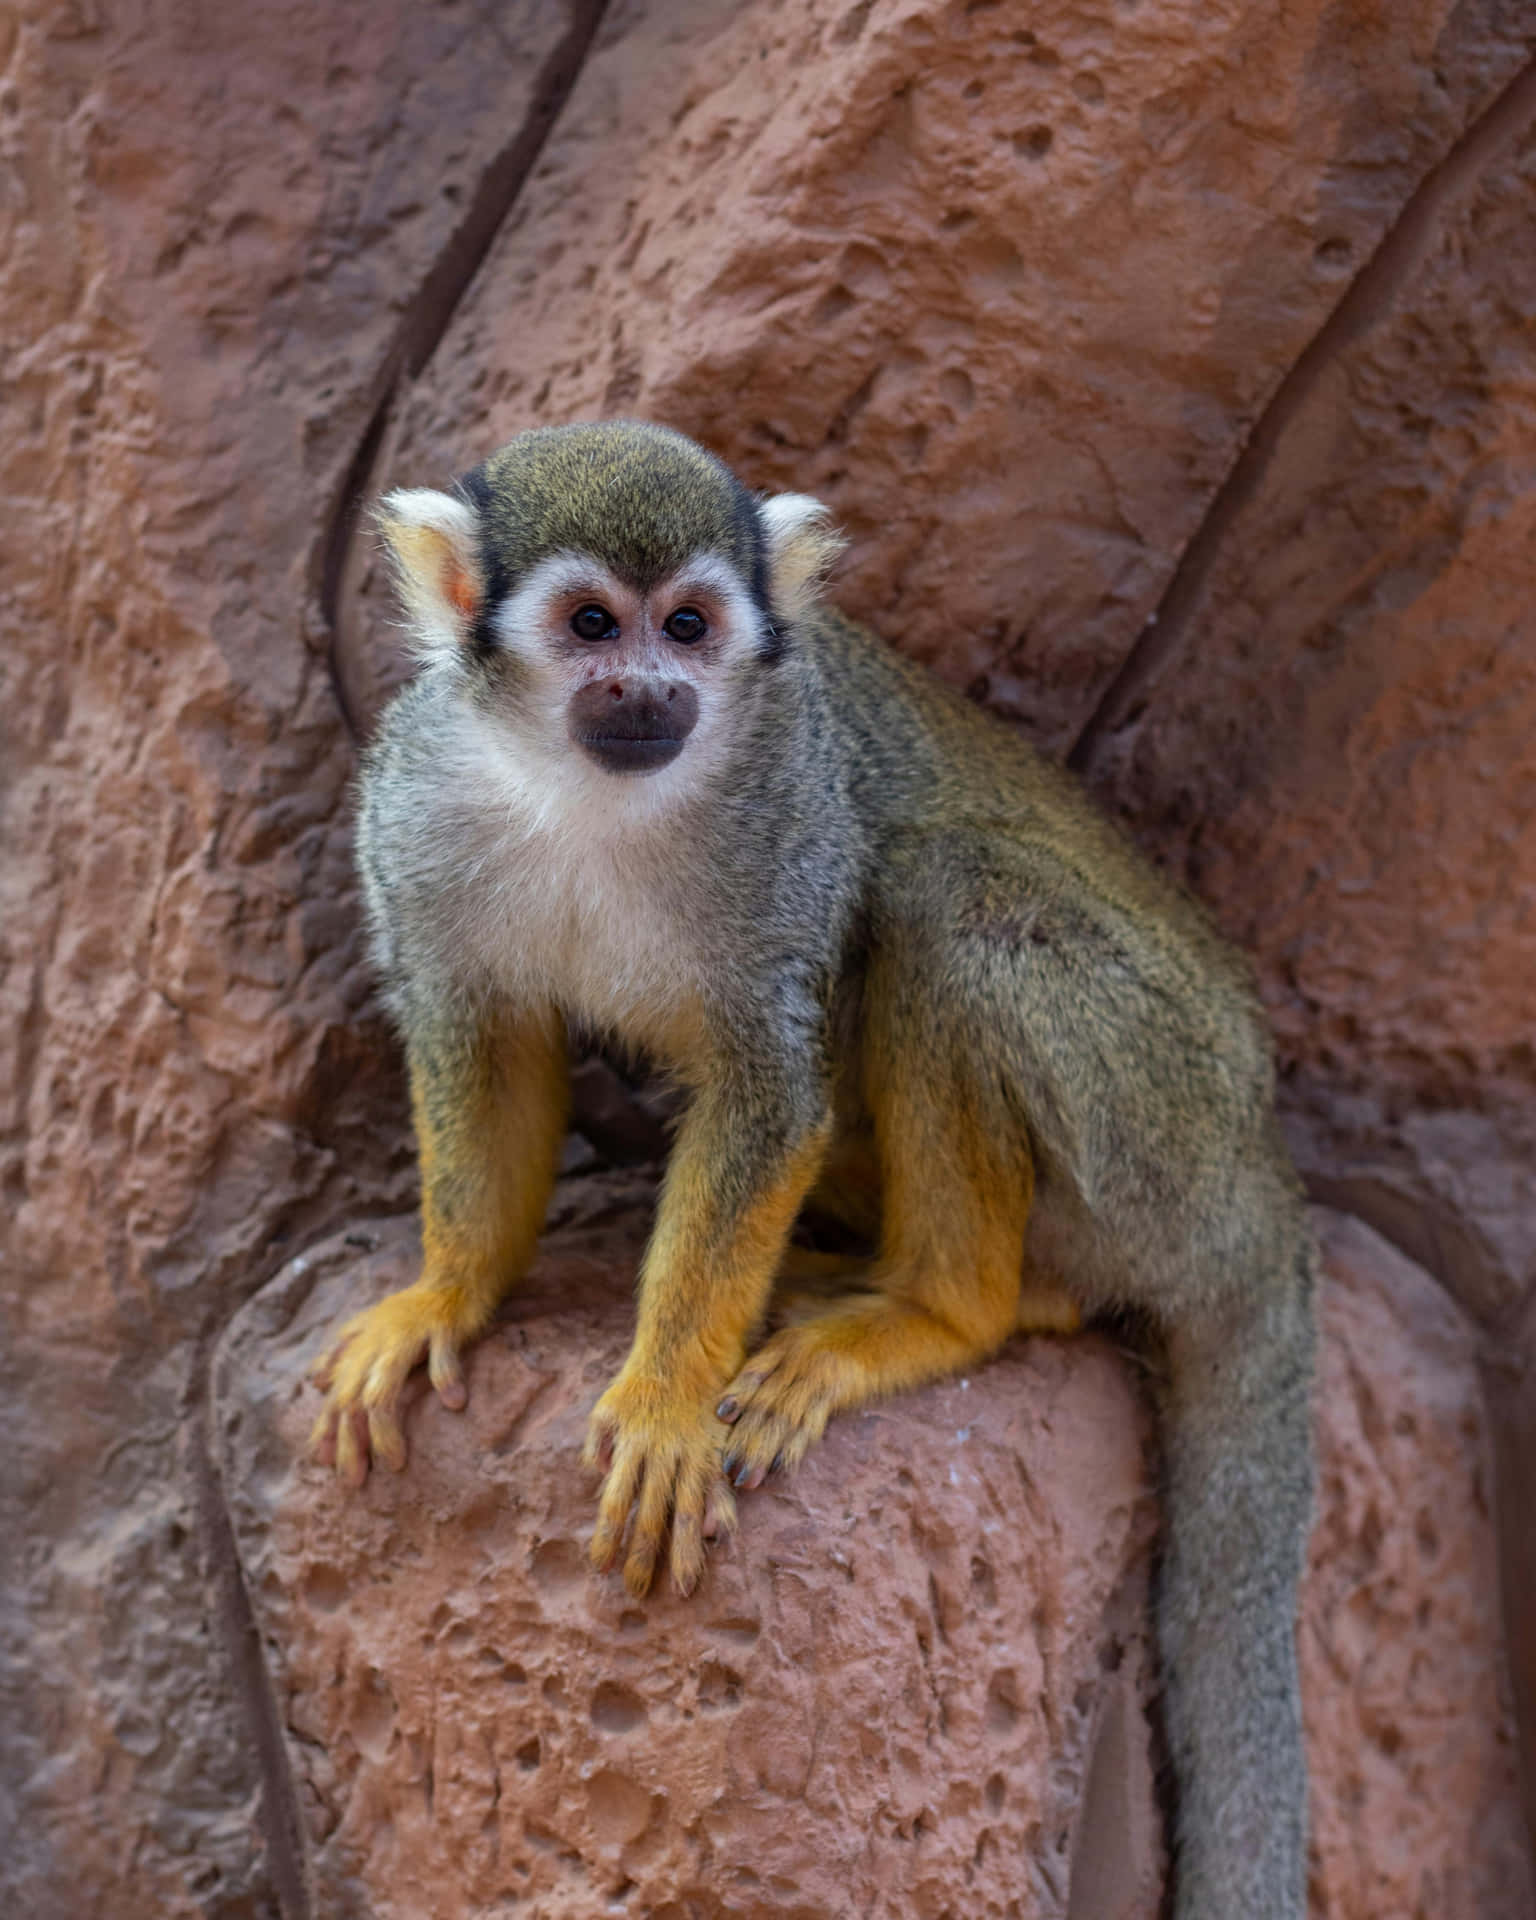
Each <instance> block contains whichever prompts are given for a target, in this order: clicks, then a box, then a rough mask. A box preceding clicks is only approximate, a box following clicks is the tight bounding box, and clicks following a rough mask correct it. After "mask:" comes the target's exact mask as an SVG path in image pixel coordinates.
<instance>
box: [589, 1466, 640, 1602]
mask: <svg viewBox="0 0 1536 1920" xmlns="http://www.w3.org/2000/svg"><path fill="white" fill-rule="evenodd" d="M644 1472H645V1456H644V1455H643V1454H642V1453H641V1452H640V1451H639V1449H638V1448H633V1447H621V1448H616V1449H615V1451H614V1461H613V1466H612V1468H611V1469H610V1471H609V1474H608V1478H607V1479H606V1480H605V1481H604V1482H603V1491H602V1495H601V1497H600V1499H599V1501H598V1508H597V1525H596V1526H595V1527H594V1528H593V1530H592V1564H593V1566H594V1567H596V1568H597V1570H598V1572H599V1573H607V1572H608V1570H609V1569H610V1568H611V1567H612V1566H613V1564H614V1562H615V1561H616V1560H617V1559H618V1557H619V1553H620V1550H621V1549H622V1547H623V1545H624V1528H625V1525H626V1523H627V1522H628V1520H629V1510H630V1508H631V1507H632V1506H633V1505H634V1504H635V1495H636V1494H637V1493H638V1492H639V1491H640V1480H641V1476H642V1475H643V1474H644Z"/></svg>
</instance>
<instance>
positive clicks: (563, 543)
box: [459, 420, 767, 611]
mask: <svg viewBox="0 0 1536 1920" xmlns="http://www.w3.org/2000/svg"><path fill="white" fill-rule="evenodd" d="M459 487H460V491H461V492H462V493H463V495H464V497H465V498H466V499H467V500H468V501H469V502H470V504H471V505H472V506H473V507H474V508H475V510H476V512H477V513H478V514H479V516H480V523H481V529H482V532H481V557H482V562H483V564H484V566H485V569H486V575H487V578H486V587H487V590H488V600H489V602H490V604H492V605H494V604H495V603H496V601H498V600H499V599H500V598H501V597H502V596H503V595H504V594H506V593H508V592H510V591H511V590H512V589H513V588H514V587H516V585H517V583H518V580H519V579H520V578H521V576H522V575H523V574H524V573H526V572H527V570H528V568H529V567H531V566H533V565H534V564H535V563H536V562H537V561H539V560H541V559H543V558H544V557H545V556H546V555H547V554H551V553H559V552H561V551H564V550H566V549H571V550H575V551H580V552H587V553H592V554H593V555H594V556H595V557H596V558H597V559H599V560H602V561H603V562H604V563H605V564H606V565H608V566H610V567H611V568H612V569H613V570H614V572H615V573H616V574H618V575H619V576H620V578H621V579H624V580H627V581H628V582H629V583H630V584H631V585H633V586H635V587H638V588H640V589H642V590H643V589H645V588H646V587H649V586H651V585H652V584H653V583H654V582H656V581H657V580H661V579H664V578H665V577H666V576H667V575H668V574H669V573H673V572H675V571H676V570H677V569H678V568H679V567H681V566H683V565H684V563H685V562H686V561H688V560H689V559H690V558H692V557H693V556H694V555H695V554H698V553H717V554H719V555H720V556H721V557H722V558H723V559H726V560H728V561H730V562H731V563H732V565H734V566H735V567H736V568H737V570H738V571H739V572H740V573H741V575H742V577H743V579H744V580H745V581H746V582H747V584H748V586H749V587H750V589H751V592H752V595H753V597H754V599H756V600H757V601H758V603H759V604H760V605H761V606H762V607H763V608H764V610H765V611H766V610H767V574H766V559H765V547H764V539H763V530H762V525H761V522H760V521H759V518H758V512H757V505H756V502H755V501H754V499H753V496H752V495H751V494H750V493H749V492H748V491H747V489H746V488H745V487H744V486H743V485H742V484H741V482H740V481H739V480H738V479H737V478H736V476H735V475H734V474H733V473H732V472H731V470H730V468H729V467H727V466H726V465H725V464H724V462H723V461H720V460H717V459H716V458H715V456H714V455H713V454H711V453H706V452H705V451H704V449H703V448H702V447H698V446H695V445H694V443H693V442H692V441H691V440H687V439H685V438H684V437H683V435H682V434H680V433H673V432H672V431H671V430H670V429H668V428H666V427H657V426H651V425H649V424H648V423H646V422H644V421H639V420H607V421H602V422H600V423H597V424H593V425H588V426H573V427H538V428H535V429H534V430H533V431H532V432H529V433H520V434H519V435H518V436H517V438H516V439H515V440H512V441H510V442H509V443H508V444H507V445H506V446H504V447H503V448H502V449H501V450H500V452H499V453H493V454H492V455H491V456H490V458H489V459H488V460H486V461H484V462H483V463H482V464H481V465H480V466H478V467H476V468H475V469H474V470H473V471H472V472H470V473H468V474H466V475H465V476H464V478H463V479H462V480H461V481H460V483H459Z"/></svg>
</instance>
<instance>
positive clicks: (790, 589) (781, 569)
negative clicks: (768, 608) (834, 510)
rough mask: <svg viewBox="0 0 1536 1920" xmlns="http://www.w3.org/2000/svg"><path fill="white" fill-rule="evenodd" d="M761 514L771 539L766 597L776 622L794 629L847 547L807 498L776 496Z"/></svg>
mask: <svg viewBox="0 0 1536 1920" xmlns="http://www.w3.org/2000/svg"><path fill="white" fill-rule="evenodd" d="M759 512H760V513H761V514H762V516H763V532H764V533H765V534H766V535H767V537H768V597H769V599H770V600H771V601H772V602H773V610H774V612H775V613H776V614H777V615H778V617H779V618H780V619H781V620H784V621H786V622H788V623H789V624H790V625H793V624H794V623H795V621H797V620H799V619H800V618H801V616H802V615H803V614H805V613H807V612H808V611H809V610H810V608H811V607H812V606H813V605H814V604H815V602H816V598H817V596H818V595H819V593H820V592H821V588H822V583H823V582H824V581H825V579H826V577H827V574H828V573H829V572H830V571H831V567H832V562H833V561H834V560H835V559H836V558H837V556H838V555H839V554H840V553H841V552H842V550H843V548H844V547H846V546H847V544H848V542H847V541H846V540H845V539H844V538H843V536H842V534H840V533H839V532H838V530H837V528H836V527H834V526H833V524H832V515H831V513H830V512H829V511H828V510H827V508H826V507H824V506H823V505H822V504H821V502H820V501H819V500H813V499H812V498H811V496H810V495H809V494H808V493H776V494H775V495H774V496H773V498H772V499H771V500H764V501H763V503H762V505H761V507H760V508H759Z"/></svg>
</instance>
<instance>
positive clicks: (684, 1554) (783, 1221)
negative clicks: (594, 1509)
mask: <svg viewBox="0 0 1536 1920" xmlns="http://www.w3.org/2000/svg"><path fill="white" fill-rule="evenodd" d="M766 1077H771V1076H766ZM795 1104H798V1106H799V1108H800V1112H799V1115H798V1117H797V1116H796V1114H795V1112H794V1111H790V1112H779V1111H765V1110H764V1109H763V1106H762V1103H761V1094H760V1091H759V1093H758V1095H757V1097H756V1100H755V1101H754V1097H753V1094H752V1090H750V1089H748V1088H746V1087H742V1086H732V1085H729V1084H720V1085H716V1086H710V1087H706V1088H705V1089H704V1091H703V1092H701V1094H700V1095H699V1096H698V1097H697V1098H696V1099H695V1100H694V1102H693V1105H692V1106H691V1107H690V1108H689V1110H688V1113H687V1115H686V1117H685V1119H684V1121H683V1125H682V1128H681V1131H680V1132H679V1134H678V1139H677V1144H676V1146H675V1147H674V1148H673V1152H672V1159H671V1162H670V1164H669V1165H668V1168H667V1177H666V1181H665V1184H664V1186H663V1188H662V1196H661V1206H660V1211H659V1213H658V1216H657V1222H656V1230H655V1232H654V1234H653V1235H652V1237H651V1244H650V1246H649V1247H648V1248H647V1250H646V1256H645V1264H644V1266H643V1268H642V1271H641V1276H640V1296H639V1312H638V1320H637V1326H636V1332H635V1342H634V1346H633V1347H632V1348H631V1350H630V1354H629V1357H628V1359H627V1360H626V1361H625V1363H624V1365H623V1367H622V1369H621V1370H620V1372H619V1374H618V1377H617V1378H616V1379H615V1380H614V1382H613V1384H612V1386H610V1387H609V1389H608V1391H607V1392H606V1393H605V1394H604V1395H603V1397H602V1398H601V1399H600V1400H599V1401H598V1403H597V1405H596V1407H594V1408H593V1411H592V1420H591V1425H590V1428H589V1430H588V1436H587V1450H586V1459H587V1462H588V1464H589V1465H595V1466H600V1467H602V1468H604V1469H605V1470H606V1478H605V1480H604V1484H603V1489H602V1494H601V1497H600V1502H599V1508H598V1519H597V1528H596V1531H595V1532H594V1534H593V1536H592V1559H593V1561H594V1563H595V1564H596V1565H597V1566H598V1567H600V1568H607V1567H610V1566H612V1565H613V1564H614V1563H615V1562H616V1561H617V1559H618V1558H619V1556H620V1554H621V1553H624V1556H625V1558H624V1582H625V1585H626V1586H627V1587H628V1588H629V1590H630V1592H631V1593H633V1594H636V1595H639V1594H643V1593H644V1592H645V1591H646V1590H647V1589H648V1588H649V1586H650V1584H651V1578H652V1575H653V1573H654V1571H655V1568H656V1563H657V1561H658V1560H659V1559H660V1557H661V1554H662V1549H663V1546H664V1545H665V1543H666V1539H667V1533H668V1528H669V1523H670V1531H671V1552H670V1565H671V1570H672V1578H673V1580H674V1582H675V1583H676V1585H677V1587H678V1589H679V1591H681V1592H683V1593H688V1592H691V1591H692V1589H693V1587H694V1586H695V1584H696V1583H697V1581H698V1578H699V1575H700V1573H701V1572H702V1571H703V1565H704V1546H703V1542H704V1537H705V1534H706V1532H707V1531H708V1529H709V1522H710V1518H711V1513H712V1512H713V1515H714V1518H715V1519H716V1521H717V1522H718V1523H719V1524H720V1525H722V1526H728V1525H730V1524H731V1523H732V1522H733V1520H734V1509H733V1507H732V1506H731V1503H730V1493H729V1490H728V1489H727V1488H726V1487H725V1486H724V1483H723V1482H722V1481H721V1480H720V1440H721V1431H720V1426H719V1423H718V1421H717V1420H716V1419H715V1411H714V1409H715V1403H716V1401H717V1400H718V1399H719V1398H720V1394H721V1391H722V1389H723V1388H724V1386H725V1383H726V1381H727V1380H729V1379H730V1377H731V1375H732V1373H734V1372H735V1370H736V1368H737V1367H739V1366H740V1365H741V1361H742V1356H743V1355H744V1353H745V1351H746V1341H747V1336H748V1334H749V1333H750V1332H751V1331H752V1329H753V1327H754V1326H755V1325H756V1324H757V1323H758V1322H759V1321H760V1320H761V1318H762V1315H763V1312H764V1309H765V1307H766V1305H767V1302H768V1296H769V1292H770V1290H771V1288H772V1285H773V1277H774V1274H775V1273H776V1271H777V1270H778V1267H779V1263H780V1261H781V1260H782V1258H783V1254H784V1247H785V1243H786V1241H787V1239H788V1236H789V1230H790V1228H791V1226H792V1225H793V1224H794V1219H795V1215H796V1214H797V1212H798V1211H799V1209H800V1203H801V1201H802V1200H803V1199H804V1198H805V1195H806V1192H807V1190H808V1189H809V1187H810V1185H811V1183H812V1181H813V1180H814V1179H815V1177H816V1173H817V1170H818V1168H819V1166H820V1163H821V1157H822V1154H823V1152H824V1151H825V1147H826V1141H827V1133H828V1126H827V1123H826V1121H825V1119H824V1118H823V1117H822V1111H821V1108H820V1106H819V1104H818V1103H817V1102H815V1101H814V1100H803V1101H801V1102H799V1103H795ZM631 1511H633V1521H632V1524H631V1525H630V1528H629V1538H628V1547H627V1551H626V1550H625V1525H626V1522H628V1521H630V1518H631Z"/></svg>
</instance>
